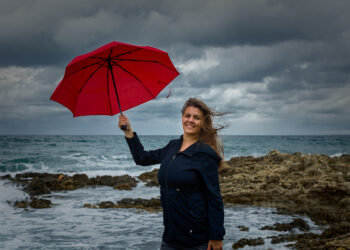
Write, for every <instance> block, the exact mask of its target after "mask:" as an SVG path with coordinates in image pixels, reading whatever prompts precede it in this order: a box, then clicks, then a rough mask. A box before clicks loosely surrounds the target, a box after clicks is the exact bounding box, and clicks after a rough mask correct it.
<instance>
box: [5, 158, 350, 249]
mask: <svg viewBox="0 0 350 250" xmlns="http://www.w3.org/2000/svg"><path fill="white" fill-rule="evenodd" d="M157 174H158V170H157V169H155V170H153V171H151V172H146V173H143V174H141V175H140V176H138V177H137V178H133V177H131V176H128V175H124V176H114V177H113V176H99V177H94V178H88V177H87V176H86V175H85V174H76V175H73V176H67V175H63V174H47V173H23V174H17V175H16V176H15V177H11V176H10V175H5V176H1V177H0V178H1V179H7V180H10V181H11V182H14V183H17V184H18V185H21V186H22V187H23V190H24V191H25V192H27V193H28V194H29V196H30V201H17V202H16V203H15V204H13V205H14V206H15V207H21V208H27V207H28V206H29V207H32V208H47V207H50V206H51V202H50V201H49V200H45V199H41V198H38V197H37V196H38V195H42V194H48V193H50V192H51V191H62V190H74V189H78V188H83V187H87V186H98V185H105V186H111V187H114V188H115V189H119V190H131V189H132V188H133V187H135V186H136V185H137V182H138V181H139V180H141V181H143V182H146V186H157V185H159V184H158V181H157ZM219 178H220V188H221V193H222V197H223V200H224V204H225V206H234V205H253V206H267V207H274V208H277V209H278V212H279V213H285V214H303V215H307V216H309V217H310V218H311V219H312V220H313V221H314V222H315V223H317V224H318V225H326V226H328V228H327V229H326V230H325V231H324V232H323V233H322V234H313V233H309V232H308V227H307V224H306V225H305V222H304V223H303V222H301V221H298V222H296V223H295V224H288V223H287V224H278V223H276V224H275V225H272V226H270V227H269V230H277V231H289V232H290V230H291V228H295V227H296V228H298V229H299V230H300V228H302V229H303V230H301V231H303V232H305V233H303V234H291V233H288V234H281V235H279V236H277V237H276V236H274V237H271V238H272V243H274V242H275V243H280V242H292V241H293V242H296V243H293V244H290V243H289V244H288V243H286V244H288V245H287V246H289V247H293V248H296V249H338V250H340V249H350V155H342V156H340V157H329V156H327V155H318V154H301V153H294V154H282V153H279V152H278V151H271V152H270V153H269V154H267V155H265V156H261V157H252V156H246V157H234V158H232V159H230V160H229V161H227V162H225V165H224V168H223V169H222V171H221V172H220V175H219ZM83 206H85V207H89V208H131V207H133V208H138V209H146V210H147V211H150V212H152V211H160V210H161V206H160V201H159V199H151V200H145V199H129V198H128V199H123V200H121V201H119V202H117V203H113V202H111V201H106V202H101V203H99V204H83ZM286 227H287V228H288V229H287V230H279V229H281V228H286ZM242 228H245V227H244V225H243V226H242ZM261 230H264V229H263V228H262V229H261ZM254 244H255V245H262V244H264V243H263V239H259V238H258V239H240V240H239V241H238V242H236V243H235V244H234V245H233V248H235V249H237V248H240V247H244V246H245V245H254Z"/></svg>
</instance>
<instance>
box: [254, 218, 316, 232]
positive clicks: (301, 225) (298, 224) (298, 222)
mask: <svg viewBox="0 0 350 250" xmlns="http://www.w3.org/2000/svg"><path fill="white" fill-rule="evenodd" d="M294 228H298V229H299V230H301V231H303V232H307V231H309V230H310V226H309V225H308V224H307V223H306V222H305V221H304V220H303V219H300V218H297V219H294V220H293V221H292V222H290V223H275V224H273V226H265V227H262V228H260V230H274V231H291V230H293V229H294Z"/></svg>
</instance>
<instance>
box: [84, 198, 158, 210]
mask: <svg viewBox="0 0 350 250" xmlns="http://www.w3.org/2000/svg"><path fill="white" fill-rule="evenodd" d="M84 207H87V208H102V209H104V208H137V209H142V210H146V211H149V212H159V211H161V210H162V206H161V203H160V199H159V198H152V199H150V200H148V199H141V198H137V199H131V198H125V199H122V200H120V201H118V202H117V203H113V202H112V201H103V202H100V203H98V204H96V205H92V204H89V203H86V204H84Z"/></svg>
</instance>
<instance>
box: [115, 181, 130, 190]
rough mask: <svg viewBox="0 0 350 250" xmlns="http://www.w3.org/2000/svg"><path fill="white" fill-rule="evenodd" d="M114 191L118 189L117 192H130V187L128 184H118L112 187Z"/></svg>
mask: <svg viewBox="0 0 350 250" xmlns="http://www.w3.org/2000/svg"><path fill="white" fill-rule="evenodd" d="M113 188H114V189H118V190H131V189H132V187H131V186H130V183H119V184H116V185H114V187H113Z"/></svg>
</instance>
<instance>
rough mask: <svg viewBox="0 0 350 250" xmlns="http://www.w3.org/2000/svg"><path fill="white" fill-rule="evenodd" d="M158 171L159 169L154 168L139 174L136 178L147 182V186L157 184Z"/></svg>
mask: <svg viewBox="0 0 350 250" xmlns="http://www.w3.org/2000/svg"><path fill="white" fill-rule="evenodd" d="M158 172H159V169H157V168H156V169H153V170H152V171H150V172H145V173H142V174H140V175H139V176H138V177H137V178H139V179H140V180H142V181H143V182H147V183H146V186H148V187H153V186H159V183H158Z"/></svg>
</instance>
